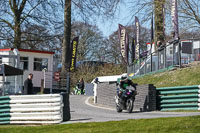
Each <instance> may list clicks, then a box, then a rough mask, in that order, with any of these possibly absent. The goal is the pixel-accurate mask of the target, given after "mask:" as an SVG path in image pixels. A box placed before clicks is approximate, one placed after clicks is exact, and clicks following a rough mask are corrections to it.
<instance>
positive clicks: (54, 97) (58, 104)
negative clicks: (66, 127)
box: [0, 94, 63, 124]
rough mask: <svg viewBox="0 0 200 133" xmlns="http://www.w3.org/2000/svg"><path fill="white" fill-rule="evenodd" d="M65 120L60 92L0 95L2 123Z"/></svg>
mask: <svg viewBox="0 0 200 133" xmlns="http://www.w3.org/2000/svg"><path fill="white" fill-rule="evenodd" d="M62 121H63V97H62V95H60V94H44V95H20V96H19V95H18V96H2V97H0V124H54V123H55V124H56V123H60V122H62Z"/></svg>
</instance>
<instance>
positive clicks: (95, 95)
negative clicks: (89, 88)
mask: <svg viewBox="0 0 200 133" xmlns="http://www.w3.org/2000/svg"><path fill="white" fill-rule="evenodd" d="M94 103H97V83H94Z"/></svg>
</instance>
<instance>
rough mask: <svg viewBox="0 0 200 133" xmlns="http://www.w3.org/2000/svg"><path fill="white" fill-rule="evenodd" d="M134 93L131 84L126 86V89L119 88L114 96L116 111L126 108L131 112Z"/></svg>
mask: <svg viewBox="0 0 200 133" xmlns="http://www.w3.org/2000/svg"><path fill="white" fill-rule="evenodd" d="M136 94H137V92H136V90H135V88H133V87H132V86H127V87H126V89H124V90H122V89H121V90H120V91H118V94H117V95H116V96H115V102H116V110H117V112H122V110H127V111H128V112H129V113H131V112H132V111H133V104H134V101H135V96H136Z"/></svg>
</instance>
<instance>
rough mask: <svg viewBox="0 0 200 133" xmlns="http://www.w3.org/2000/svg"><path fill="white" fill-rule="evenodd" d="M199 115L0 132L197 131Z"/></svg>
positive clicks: (11, 128)
mask: <svg viewBox="0 0 200 133" xmlns="http://www.w3.org/2000/svg"><path fill="white" fill-rule="evenodd" d="M199 121H200V116H193V117H177V118H159V119H140V120H126V121H111V122H99V123H96V122H94V123H76V124H66V125H46V126H26V127H25V126H10V125H8V126H0V132H1V133H122V132H124V133H199V131H200V123H199Z"/></svg>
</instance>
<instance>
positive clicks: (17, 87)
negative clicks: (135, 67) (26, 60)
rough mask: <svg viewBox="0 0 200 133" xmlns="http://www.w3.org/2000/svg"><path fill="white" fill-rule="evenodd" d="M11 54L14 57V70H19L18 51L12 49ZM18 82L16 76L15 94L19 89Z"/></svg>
mask: <svg viewBox="0 0 200 133" xmlns="http://www.w3.org/2000/svg"><path fill="white" fill-rule="evenodd" d="M13 53H14V55H16V58H15V68H19V63H20V55H19V51H18V49H14V50H13ZM18 81H19V80H18V76H15V94H16V93H17V89H19V84H18V83H17V82H18ZM21 89H22V88H21Z"/></svg>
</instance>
